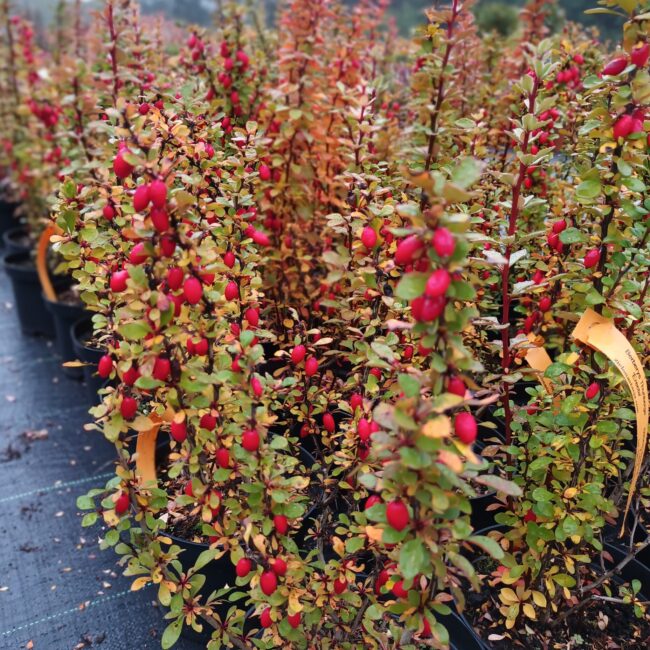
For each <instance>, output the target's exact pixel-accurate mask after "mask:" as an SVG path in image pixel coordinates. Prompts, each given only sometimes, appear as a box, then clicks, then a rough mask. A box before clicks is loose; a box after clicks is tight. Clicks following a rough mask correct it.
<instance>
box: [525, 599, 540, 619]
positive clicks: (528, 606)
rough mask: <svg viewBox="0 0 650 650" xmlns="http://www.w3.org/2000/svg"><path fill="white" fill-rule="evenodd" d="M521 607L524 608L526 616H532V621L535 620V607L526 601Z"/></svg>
mask: <svg viewBox="0 0 650 650" xmlns="http://www.w3.org/2000/svg"><path fill="white" fill-rule="evenodd" d="M523 609H524V614H525V615H526V616H528V618H532V619H533V621H535V620H537V614H535V608H534V607H533V606H532V605H531V604H530V603H526V604H525V605H524V608H523Z"/></svg>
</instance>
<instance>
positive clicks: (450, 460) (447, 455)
mask: <svg viewBox="0 0 650 650" xmlns="http://www.w3.org/2000/svg"><path fill="white" fill-rule="evenodd" d="M438 462H439V463H442V464H443V465H446V466H447V467H448V468H449V469H450V470H451V471H452V472H455V473H456V474H460V473H461V472H462V471H463V461H462V460H461V459H460V458H459V456H457V455H456V454H454V453H452V452H451V451H447V450H446V449H441V450H440V451H439V452H438Z"/></svg>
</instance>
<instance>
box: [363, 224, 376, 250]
mask: <svg viewBox="0 0 650 650" xmlns="http://www.w3.org/2000/svg"><path fill="white" fill-rule="evenodd" d="M361 243H362V244H363V245H364V246H365V247H366V248H367V249H368V250H371V249H372V248H374V247H375V246H376V244H377V232H376V231H375V229H374V228H372V227H371V226H366V227H365V228H364V229H363V232H362V233H361Z"/></svg>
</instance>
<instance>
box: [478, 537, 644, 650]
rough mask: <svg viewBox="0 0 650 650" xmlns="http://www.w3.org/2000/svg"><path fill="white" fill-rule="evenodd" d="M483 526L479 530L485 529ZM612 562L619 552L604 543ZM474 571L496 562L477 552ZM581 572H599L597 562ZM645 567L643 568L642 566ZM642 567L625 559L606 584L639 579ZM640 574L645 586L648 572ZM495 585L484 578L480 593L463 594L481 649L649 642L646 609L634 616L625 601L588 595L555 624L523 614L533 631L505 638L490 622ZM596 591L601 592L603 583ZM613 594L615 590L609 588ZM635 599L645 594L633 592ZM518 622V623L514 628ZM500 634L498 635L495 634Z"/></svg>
mask: <svg viewBox="0 0 650 650" xmlns="http://www.w3.org/2000/svg"><path fill="white" fill-rule="evenodd" d="M487 532H488V531H480V532H479V533H478V534H485V533H487ZM606 550H607V551H608V552H609V553H610V555H611V556H612V558H613V560H614V562H615V563H618V562H619V561H620V560H621V559H622V558H623V557H624V553H623V552H622V551H619V550H617V549H615V548H614V547H611V546H610V545H606ZM473 564H474V566H475V568H476V569H477V571H478V572H479V573H482V574H484V575H488V576H489V575H490V574H492V573H493V572H494V571H495V570H496V569H497V566H498V563H497V562H495V561H494V560H493V559H492V558H488V557H485V556H479V557H478V558H475V559H474V560H473ZM585 569H586V571H587V574H586V575H585V576H584V580H585V581H586V582H587V583H589V582H591V581H593V580H595V579H596V578H597V577H598V575H599V574H600V572H601V570H600V568H599V567H598V568H596V567H595V566H594V567H585ZM645 573H648V572H647V571H646V572H645ZM643 574H644V571H643V567H641V565H640V564H639V563H638V562H636V561H634V560H633V561H632V562H630V563H629V564H628V565H627V566H626V567H625V569H624V570H623V571H622V576H621V577H616V578H612V580H611V582H610V584H612V585H616V584H619V585H620V584H623V583H624V582H625V581H630V580H632V579H635V578H636V579H642V578H643V577H644V576H643ZM645 578H646V579H645V580H643V579H642V584H643V586H645V584H646V581H647V580H648V576H645ZM499 590H500V586H496V587H491V586H488V584H487V581H486V582H485V583H484V587H483V590H482V591H481V592H480V593H475V592H471V593H468V596H467V609H466V620H467V621H468V622H469V624H470V625H471V626H472V627H473V628H474V631H475V632H476V634H477V635H478V636H479V637H480V638H481V639H482V640H483V643H484V646H485V648H486V650H566V649H567V648H570V649H571V650H573V649H575V650H580V649H582V648H584V649H585V650H586V649H589V650H612V649H614V648H616V649H619V650H623V649H624V650H641V649H644V650H647V648H648V647H650V646H649V644H650V615H648V614H647V615H646V616H645V617H644V618H641V619H639V618H637V617H636V616H635V614H634V610H633V607H632V606H631V605H625V604H620V603H612V602H608V601H603V600H593V601H591V602H589V603H588V604H586V605H585V606H584V607H583V608H582V609H580V610H578V611H576V613H575V615H573V616H570V617H568V618H567V619H566V621H563V622H562V623H561V624H559V625H558V626H557V627H556V628H552V629H550V630H549V629H544V628H543V627H542V626H541V625H540V624H539V623H538V622H536V621H532V620H530V619H526V621H525V624H526V627H527V628H529V629H530V630H532V631H533V634H529V635H524V634H521V635H519V636H517V635H515V634H513V635H512V636H513V637H514V638H508V637H507V636H506V632H505V629H504V627H503V626H495V625H494V623H493V621H496V620H498V619H499V618H500V614H499V612H498V608H499V606H500V605H501V603H500V601H499ZM598 595H605V590H604V587H603V588H601V589H600V590H599V592H598ZM614 595H616V590H614ZM639 600H641V601H645V600H646V597H645V596H641V595H639ZM522 627H523V623H522V624H519V625H518V626H517V629H520V628H522ZM498 637H502V638H498Z"/></svg>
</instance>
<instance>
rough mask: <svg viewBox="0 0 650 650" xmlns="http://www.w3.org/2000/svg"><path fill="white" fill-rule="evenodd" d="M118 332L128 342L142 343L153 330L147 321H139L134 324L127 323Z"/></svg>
mask: <svg viewBox="0 0 650 650" xmlns="http://www.w3.org/2000/svg"><path fill="white" fill-rule="evenodd" d="M117 331H118V332H119V333H120V334H121V335H122V336H123V337H124V338H125V339H127V340H128V341H141V340H142V339H143V338H144V337H145V336H146V335H147V334H149V332H151V328H150V327H149V325H148V323H145V321H142V320H137V321H134V322H132V323H125V324H124V325H120V327H118V328H117Z"/></svg>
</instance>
